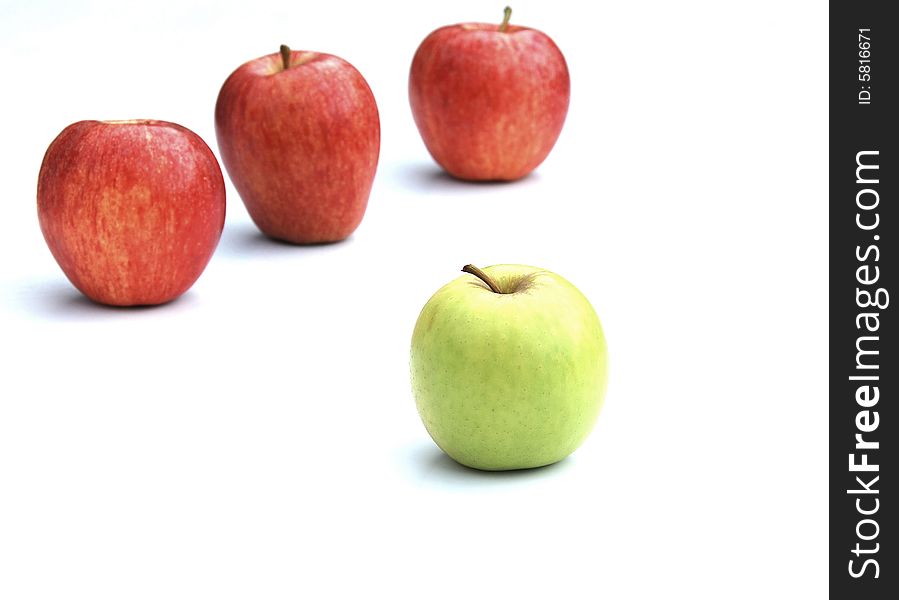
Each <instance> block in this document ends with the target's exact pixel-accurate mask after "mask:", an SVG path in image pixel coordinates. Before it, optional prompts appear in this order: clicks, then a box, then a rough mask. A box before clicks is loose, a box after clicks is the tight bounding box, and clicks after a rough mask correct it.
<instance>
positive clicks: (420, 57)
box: [409, 7, 570, 180]
mask: <svg viewBox="0 0 899 600" xmlns="http://www.w3.org/2000/svg"><path fill="white" fill-rule="evenodd" d="M511 14H512V11H511V9H509V8H508V7H506V11H505V18H504V19H503V22H502V23H501V24H499V25H493V24H487V23H460V24H458V25H450V26H448V27H441V28H440V29H438V30H436V31H434V32H433V33H431V35H429V36H428V37H427V38H425V40H424V41H423V42H422V43H421V46H419V47H418V50H417V51H416V53H415V58H414V59H413V60H412V69H411V71H410V73H409V102H410V104H411V105H412V115H413V116H414V117H415V124H416V125H418V130H419V132H420V133H421V137H422V139H423V140H424V143H425V146H427V148H428V151H429V152H430V153H431V156H433V157H434V160H436V161H437V162H438V163H439V164H440V166H441V167H443V168H444V169H446V171H447V172H449V173H450V175H453V176H455V177H458V178H460V179H471V180H513V179H518V178H520V177H524V176H525V175H527V174H528V173H530V172H531V171H533V170H534V169H535V168H536V167H537V165H539V164H540V163H541V162H543V159H545V158H546V156H547V155H548V154H549V151H550V150H552V147H553V145H554V144H555V143H556V140H557V139H558V137H559V133H560V132H561V131H562V124H563V123H564V122H565V115H566V114H567V113H568V97H569V89H570V82H569V79H568V66H567V65H566V64H565V58H564V57H563V56H562V53H561V52H560V51H559V49H558V48H557V47H556V45H555V43H553V41H552V40H551V39H550V38H549V36H547V35H546V34H544V33H542V32H540V31H537V30H536V29H530V28H527V27H521V26H517V25H510V24H509V18H510V17H511Z"/></svg>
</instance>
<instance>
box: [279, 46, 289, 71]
mask: <svg viewBox="0 0 899 600" xmlns="http://www.w3.org/2000/svg"><path fill="white" fill-rule="evenodd" d="M281 66H282V67H283V68H284V70H285V71H286V70H287V69H289V68H290V47H289V46H288V45H287V44H281Z"/></svg>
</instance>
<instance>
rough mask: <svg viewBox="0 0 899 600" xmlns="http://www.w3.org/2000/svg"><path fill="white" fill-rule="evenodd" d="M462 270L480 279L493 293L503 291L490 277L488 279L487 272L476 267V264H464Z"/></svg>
mask: <svg viewBox="0 0 899 600" xmlns="http://www.w3.org/2000/svg"><path fill="white" fill-rule="evenodd" d="M462 272H463V273H469V274H471V275H474V276H475V277H477V278H478V279H480V280H481V281H483V282H484V283H486V284H487V287H489V288H490V291H492V292H493V293H494V294H502V293H503V291H502V290H500V289H499V286H498V285H496V283H495V282H494V281H493V280H492V279H490V276H489V275H487V273H485V272H484V271H482V270H480V269H479V268H477V267H476V266H474V265H465V266H464V267H462Z"/></svg>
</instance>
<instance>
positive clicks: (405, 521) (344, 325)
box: [0, 0, 827, 600]
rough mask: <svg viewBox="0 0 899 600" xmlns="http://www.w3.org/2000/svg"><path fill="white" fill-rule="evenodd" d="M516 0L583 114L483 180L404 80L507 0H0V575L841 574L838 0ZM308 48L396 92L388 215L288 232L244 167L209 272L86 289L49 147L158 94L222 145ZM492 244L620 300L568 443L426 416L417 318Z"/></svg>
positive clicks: (453, 580)
mask: <svg viewBox="0 0 899 600" xmlns="http://www.w3.org/2000/svg"><path fill="white" fill-rule="evenodd" d="M513 9H514V13H513V22H514V23H517V24H521V25H528V26H532V27H536V28H538V29H542V30H543V31H545V32H547V33H548V34H549V35H550V36H551V37H553V38H554V40H555V41H556V43H557V44H558V45H559V47H560V48H561V49H562V51H563V53H564V54H565V56H566V58H567V60H568V63H569V67H570V70H571V77H572V100H571V109H570V112H569V116H568V120H567V122H566V125H565V129H564V130H563V132H562V135H561V137H560V139H559V141H558V144H557V145H556V148H555V150H554V151H553V152H552V154H551V155H550V157H549V158H548V159H547V161H546V162H545V163H544V164H543V165H542V166H541V167H540V168H539V169H538V170H537V171H536V172H535V173H534V174H533V175H532V176H530V177H528V178H527V179H525V180H523V181H521V182H518V183H514V184H508V185H496V184H493V185H472V184H464V183H460V182H456V181H453V180H451V179H449V178H447V177H446V176H444V175H442V174H441V173H440V171H439V170H438V169H437V168H436V166H435V165H434V163H433V162H432V161H431V160H430V157H429V156H428V155H427V152H426V150H425V148H424V146H423V144H422V143H421V140H420V139H419V137H418V133H417V131H416V129H415V125H414V123H413V121H412V117H411V114H410V111H409V107H408V101H407V97H406V85H407V81H406V77H407V73H408V68H409V64H410V61H411V59H412V55H413V53H414V51H415V49H416V47H417V46H418V44H419V43H420V42H421V40H422V39H423V38H424V37H425V36H426V35H427V34H428V33H429V32H430V31H431V30H433V29H435V28H437V27H439V26H441V25H445V24H450V23H454V22H459V21H493V22H498V21H499V20H500V19H501V13H502V4H501V3H497V4H495V5H492V6H491V5H489V3H485V2H482V1H481V2H474V1H469V2H461V1H453V2H440V3H436V2H431V3H422V2H404V3H402V4H401V3H391V4H388V3H382V2H348V1H346V0H341V1H339V2H318V3H310V2H297V1H293V2H280V3H276V2H227V1H223V0H204V1H200V2H194V1H187V0H182V1H179V2H173V3H163V2H158V1H156V2H144V3H126V2H118V1H109V2H67V3H58V4H57V3H48V2H25V1H21V2H15V3H9V2H8V1H6V0H4V1H3V2H2V4H0V43H2V46H0V68H2V73H3V79H2V81H3V83H2V92H0V106H2V118H3V129H2V140H0V164H2V173H3V185H4V189H3V192H2V199H0V208H2V213H0V261H2V263H0V369H2V372H0V375H2V377H0V385H2V388H0V597H2V598H4V600H16V599H20V598H42V599H43V598H46V599H50V598H53V599H58V598H90V599H91V600H100V599H106V598H109V599H123V598H127V599H129V600H130V599H140V598H148V599H150V598H152V599H158V598H167V599H177V598H190V599H197V598H216V599H222V598H270V599H274V598H296V597H309V598H367V597H375V596H377V597H385V598H388V597H389V598H462V597H464V598H508V597H518V598H531V597H535V598H536V597H542V598H550V597H552V598H562V597H571V598H577V597H583V598H587V597H590V598H670V597H684V598H686V597H689V598H725V597H726V598H759V597H776V598H798V597H802V598H817V597H824V594H825V593H826V592H825V590H826V573H827V568H826V543H827V521H826V518H827V506H826V500H825V498H826V496H825V494H826V482H827V472H826V441H827V434H826V426H827V417H826V400H827V388H826V383H825V375H826V357H827V354H826V343H827V320H826V318H827V305H826V285H827V270H826V258H827V233H826V228H827V217H826V208H827V188H826V183H825V179H826V173H827V171H826V159H827V101H826V93H827V63H826V60H827V14H826V10H827V9H826V4H825V3H821V2H811V1H808V2H782V1H761V2H756V3H753V4H752V5H751V6H747V5H745V4H744V3H730V2H720V0H714V1H708V2H696V1H692V2H691V1H685V2H669V1H667V0H660V1H658V2H599V3H595V2H590V3H586V2H583V3H576V4H575V3H568V4H567V5H566V4H564V3H561V2H553V3H550V2H537V1H531V2H529V1H519V2H516V3H515V4H514V5H513ZM281 43H288V44H290V45H291V46H292V47H293V48H295V49H298V50H299V49H308V50H319V51H325V52H331V53H334V54H337V55H339V56H342V57H343V58H345V59H347V60H349V61H350V62H351V63H353V64H354V65H355V66H356V67H357V68H358V69H359V70H360V71H361V72H362V73H363V75H364V76H365V77H366V78H367V80H368V82H369V84H370V85H371V87H372V90H373V91H374V94H375V97H376V98H377V101H378V104H379V108H380V111H381V126H382V139H383V143H382V149H381V161H380V166H379V170H378V175H377V178H376V180H375V185H374V189H373V191H372V195H371V200H370V203H369V209H368V213H367V215H366V217H365V220H364V221H363V223H362V225H361V226H360V228H359V229H358V230H357V231H356V233H355V234H354V235H353V236H352V237H351V238H350V239H349V240H348V241H346V242H345V243H341V244H338V245H332V246H324V247H314V248H301V247H291V246H286V245H281V244H275V243H272V242H270V241H268V240H266V239H265V238H263V237H261V235H259V234H258V233H257V232H256V230H255V229H254V227H253V225H252V223H251V222H250V220H249V218H248V216H247V214H246V212H245V210H244V208H243V205H242V204H241V202H240V200H239V198H238V196H237V194H236V193H235V192H234V189H233V187H232V186H231V184H230V182H229V183H228V217H227V223H226V227H225V231H224V234H223V237H222V240H221V244H220V245H219V248H218V250H217V252H216V254H215V256H214V257H213V259H212V261H211V263H210V264H209V266H208V268H207V270H206V272H205V273H204V274H203V276H202V277H201V278H200V279H199V281H198V282H197V283H196V285H195V286H194V287H193V288H192V289H191V290H190V291H189V292H188V293H187V294H186V295H185V296H183V297H182V298H181V299H179V300H178V301H176V302H174V303H172V304H170V305H167V306H163V307H159V308H153V309H141V310H122V309H119V310H115V309H108V308H103V307H100V306H96V305H94V304H92V303H90V302H89V301H86V300H85V299H83V298H82V297H81V296H79V294H78V293H77V292H76V291H75V290H74V289H73V288H72V287H71V285H70V284H69V283H68V281H67V280H66V279H65V278H64V276H63V274H62V272H61V271H60V270H59V268H58V267H57V266H56V264H55V262H54V261H53V258H52V257H51V255H50V253H49V251H48V250H47V248H46V246H45V244H44V241H43V238H42V237H41V234H40V231H39V228H38V224H37V218H36V211H35V189H36V181H37V173H38V169H39V166H40V162H41V159H42V157H43V153H44V151H45V149H46V147H47V145H48V144H49V143H50V142H51V141H52V140H53V138H54V137H55V136H56V135H57V134H58V133H59V131H61V130H62V129H63V128H64V127H65V126H66V125H68V124H69V123H71V122H74V121H78V120H82V119H122V118H157V119H165V120H170V121H175V122H177V123H180V124H182V125H185V126H187V127H189V128H191V129H193V130H194V131H195V132H197V133H198V134H199V135H201V136H202V137H203V138H204V139H205V140H206V141H207V142H208V143H209V144H210V146H211V147H212V148H213V149H216V144H215V135H214V129H213V107H214V103H215V99H216V95H217V93H218V90H219V87H220V86H221V84H222V82H223V81H224V80H225V78H226V77H227V76H228V74H229V73H230V72H231V71H232V70H233V69H234V68H236V67H237V66H238V65H240V64H241V63H242V62H244V61H246V60H249V59H252V58H255V57H257V56H260V55H263V54H268V53H270V52H275V51H276V50H277V48H278V45H279V44H281ZM468 262H473V263H476V264H479V265H489V264H494V263H501V262H519V263H526V264H533V265H537V266H540V267H543V268H547V269H550V270H553V271H556V272H558V273H560V274H562V275H563V276H565V277H567V278H568V279H569V280H571V281H572V282H573V283H575V285H577V286H578V287H579V288H580V289H581V290H582V291H583V292H584V293H585V294H586V296H587V297H588V298H590V299H591V301H592V302H593V304H594V306H595V307H596V309H597V311H598V313H599V315H600V317H601V319H602V320H603V323H604V326H605V329H606V334H607V338H608V342H609V348H610V354H611V360H612V365H611V381H610V386H609V391H608V395H607V398H606V406H605V409H604V411H603V413H602V414H601V415H600V418H599V422H598V424H597V427H596V429H595V430H594V432H593V434H592V436H591V437H590V439H588V441H587V442H586V443H585V444H584V446H583V447H582V448H581V449H580V450H579V451H577V452H576V453H575V454H574V455H572V456H571V457H570V458H569V459H567V460H565V461H563V462H562V463H559V464H558V465H556V466H553V467H549V468H545V469H540V470H535V471H529V472H516V473H507V474H487V473H480V472H475V471H470V470H467V469H464V468H461V467H458V466H456V465H455V464H454V463H453V462H451V461H450V460H449V459H447V458H445V457H444V456H443V455H442V454H441V453H440V452H439V450H438V449H437V448H436V447H435V446H434V445H433V443H432V442H431V440H430V439H429V437H428V435H427V433H426V432H425V430H424V428H423V427H422V426H421V423H420V421H419V419H418V416H417V413H416V411H415V407H414V403H413V400H412V397H411V393H410V389H409V381H408V350H409V339H410V336H411V332H412V327H413V325H414V323H415V320H416V318H417V316H418V312H419V310H420V309H421V307H422V306H423V305H424V303H425V302H426V301H427V300H428V298H429V297H430V295H431V294H432V293H433V292H434V291H435V290H436V289H437V288H438V287H440V286H441V285H442V284H443V283H445V282H447V281H449V280H450V279H452V278H454V277H456V276H457V274H458V270H459V269H460V268H461V267H462V265H464V264H465V263H468Z"/></svg>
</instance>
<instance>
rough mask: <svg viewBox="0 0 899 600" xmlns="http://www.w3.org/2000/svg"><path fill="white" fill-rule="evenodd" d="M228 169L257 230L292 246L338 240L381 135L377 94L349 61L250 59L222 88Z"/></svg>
mask: <svg viewBox="0 0 899 600" xmlns="http://www.w3.org/2000/svg"><path fill="white" fill-rule="evenodd" d="M215 131H216V137H217V139H218V144H219V150H220V151H221V155H222V162H224V164H225V169H226V170H227V172H228V175H229V176H230V177H231V181H232V182H233V183H234V187H236V188H237V191H238V192H239V194H240V197H241V199H242V200H243V202H244V204H245V205H246V207H247V211H248V212H249V213H250V217H251V218H252V219H253V221H254V222H255V223H256V225H257V226H258V227H259V229H260V230H262V232H263V233H265V234H266V235H268V236H269V237H272V238H276V239H280V240H284V241H287V242H292V243H295V244H314V243H324V242H336V241H339V240H342V239H344V238H346V237H348V236H349V235H350V234H351V233H352V232H353V231H355V229H356V228H357V227H358V226H359V223H360V222H361V221H362V217H363V215H364V214H365V208H366V205H367V204H368V197H369V194H370V192H371V187H372V182H373V180H374V177H375V170H376V169H377V165H378V153H379V149H380V141H381V126H380V120H379V117H378V107H377V104H376V103H375V98H374V96H373V95H372V93H371V89H369V87H368V84H367V83H366V82H365V79H364V78H363V77H362V75H361V74H360V73H359V71H357V70H356V69H355V68H354V67H353V66H352V65H351V64H349V63H348V62H346V61H345V60H343V59H341V58H338V57H336V56H332V55H330V54H323V53H318V52H300V51H291V52H290V68H288V69H284V68H283V62H282V57H281V55H280V54H270V55H268V56H263V57H262V58H258V59H256V60H252V61H249V62H247V63H245V64H244V65H242V66H241V67H239V68H238V69H237V70H236V71H234V72H233V73H232V74H231V76H230V77H228V79H227V81H225V83H224V85H223V86H222V89H221V91H220V92H219V96H218V101H217V103H216V106H215Z"/></svg>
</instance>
